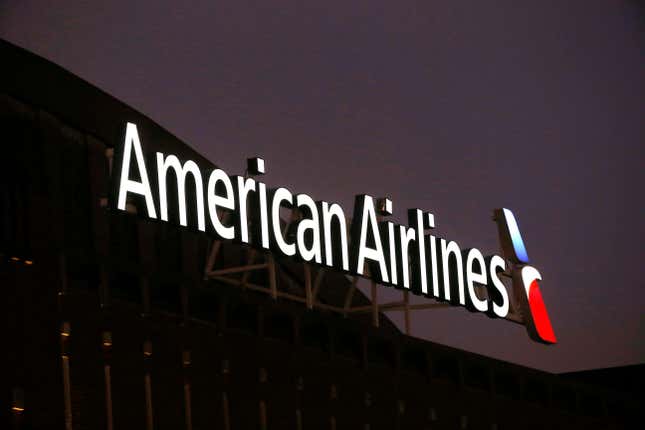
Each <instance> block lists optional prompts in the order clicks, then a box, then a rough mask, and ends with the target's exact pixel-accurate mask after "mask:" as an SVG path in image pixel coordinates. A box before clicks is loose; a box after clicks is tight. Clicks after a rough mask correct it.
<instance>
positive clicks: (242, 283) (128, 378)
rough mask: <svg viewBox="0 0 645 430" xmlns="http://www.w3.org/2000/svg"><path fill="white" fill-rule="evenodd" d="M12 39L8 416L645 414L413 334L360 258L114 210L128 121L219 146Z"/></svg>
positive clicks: (500, 420)
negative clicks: (318, 261) (334, 268)
mask: <svg viewBox="0 0 645 430" xmlns="http://www.w3.org/2000/svg"><path fill="white" fill-rule="evenodd" d="M0 52H1V54H0V58H2V59H3V64H4V66H3V67H2V68H0V76H1V79H0V121H1V125H2V131H3V134H2V136H3V145H2V150H3V156H2V160H3V166H2V169H0V285H2V290H3V296H4V299H3V300H2V301H1V302H0V306H1V307H2V309H1V312H2V314H3V315H5V318H6V322H5V327H6V331H5V351H6V352H5V354H3V361H5V362H4V363H3V366H2V370H1V372H2V378H1V380H2V392H1V393H2V404H3V407H2V408H1V412H0V413H1V415H0V420H2V421H1V422H0V428H10V429H59V428H60V429H65V430H76V429H78V430H81V429H88V430H89V429H107V430H114V429H146V430H152V429H168V430H177V429H186V430H192V429H224V430H231V429H271V430H273V429H280V430H282V429H294V430H295V429H297V430H302V429H307V430H308V429H321V430H322V429H325V430H330V429H331V430H334V429H360V430H368V429H369V430H376V429H383V430H386V429H387V430H390V429H490V430H494V429H497V430H501V429H577V428H580V429H596V428H598V429H605V428H606V429H613V428H627V427H626V426H627V425H628V423H629V422H630V420H631V419H632V418H633V417H634V416H635V411H636V407H637V406H638V405H637V403H638V402H637V401H636V400H635V399H634V398H633V396H631V395H627V394H623V393H620V392H619V391H616V390H611V389H605V388H598V387H595V386H593V385H590V384H585V383H582V382H578V381H575V380H572V379H570V378H562V377H559V376H558V375H554V374H549V373H545V372H541V371H537V370H534V369H529V368H525V367H522V366H517V365H513V364H510V363H506V362H503V361H499V360H494V359H491V358H487V357H483V356H479V355H476V354H472V353H469V352H465V351H460V350H457V349H453V348H449V347H446V346H442V345H438V344H434V343H431V342H427V341H423V340H420V339H416V338H412V337H410V336H407V335H405V334H404V333H402V332H401V331H400V330H399V329H398V328H397V327H396V326H394V325H393V324H392V323H391V322H390V321H389V320H388V319H387V318H386V317H384V316H383V315H382V313H380V312H378V311H379V309H378V308H377V309H376V313H373V312H371V311H373V310H374V307H373V301H371V300H369V299H368V298H367V297H366V296H364V295H363V294H362V293H361V292H360V291H359V290H357V289H356V288H355V285H354V284H353V283H352V282H351V281H350V280H348V278H347V277H346V276H345V275H342V274H339V273H334V272H324V270H323V269H322V268H320V267H308V266H307V265H304V264H301V263H297V262H293V261H289V260H287V259H280V258H274V257H273V256H272V255H271V254H269V253H263V252H260V251H257V250H254V249H250V248H248V247H245V246H242V245H240V244H235V243H224V242H222V243H217V242H216V241H214V240H213V239H212V238H209V237H208V236H206V235H203V234H199V233H197V232H194V231H190V230H188V229H184V228H180V227H177V226H174V225H170V224H166V223H157V222H154V221H150V220H144V219H142V218H140V217H137V216H136V214H135V213H126V212H120V211H115V210H113V208H111V207H110V199H109V190H110V175H111V169H112V163H113V154H114V151H113V148H112V145H113V144H114V142H117V141H118V140H120V139H122V133H123V125H124V124H125V123H126V122H127V121H130V122H136V123H137V124H139V125H140V129H141V130H145V140H146V142H147V144H148V145H149V146H151V147H152V148H153V149H154V150H159V151H166V152H172V153H175V154H181V155H182V156H184V157H185V158H190V159H193V160H198V161H199V162H200V163H201V164H203V165H209V166H212V163H211V162H209V161H208V160H206V159H204V158H203V157H202V156H200V155H199V154H197V153H196V152H195V151H194V150H192V149H191V148H190V147H189V146H187V145H185V144H184V143H182V142H181V141H179V139H177V138H176V137H174V136H173V135H171V134H170V133H168V132H167V131H165V130H163V129H162V128H161V127H160V126H158V125H157V124H155V123H154V122H152V121H151V120H150V119H148V118H147V117H145V116H144V115H142V114H140V113H138V112H136V111H134V110H133V109H131V108H129V107H128V106H126V105H124V104H123V103H121V102H119V101H117V100H115V99H114V98H112V97H111V96H109V95H107V94H105V93H103V92H102V91H100V90H98V89H97V88H95V87H93V86H92V85H90V84H88V83H87V82H84V81H82V80H81V79H79V78H77V77H75V76H73V75H71V74H70V73H68V72H66V71H65V70H63V69H61V68H60V67H58V66H56V65H54V64H51V63H49V62H47V61H46V60H44V59H42V58H39V57H37V56H35V55H33V54H30V53H28V52H26V51H24V50H22V49H20V48H17V47H15V46H13V45H10V44H8V43H6V42H0ZM129 212H136V209H135V208H130V210H129ZM205 267H208V268H209V271H210V272H209V276H205V275H206V273H205ZM314 302H315V303H314ZM339 308H343V309H347V310H349V309H351V310H352V311H351V312H350V311H348V312H344V313H343V312H334V311H333V310H334V309H339Z"/></svg>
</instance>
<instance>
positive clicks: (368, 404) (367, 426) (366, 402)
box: [363, 391, 372, 430]
mask: <svg viewBox="0 0 645 430" xmlns="http://www.w3.org/2000/svg"><path fill="white" fill-rule="evenodd" d="M363 400H364V402H363V403H364V405H365V425H364V427H363V428H364V429H365V430H370V429H371V428H372V426H371V425H370V408H371V406H372V395H371V394H370V393H369V392H368V391H366V392H365V397H364V399H363Z"/></svg>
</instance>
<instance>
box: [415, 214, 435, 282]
mask: <svg viewBox="0 0 645 430" xmlns="http://www.w3.org/2000/svg"><path fill="white" fill-rule="evenodd" d="M414 213H415V217H416V221H417V223H416V224H417V225H416V227H417V238H418V240H417V247H418V252H419V266H418V269H419V281H420V283H421V285H420V287H421V294H428V273H427V268H426V244H425V240H424V239H425V234H424V231H425V226H424V222H423V216H424V214H423V212H422V211H421V210H419V209H416V210H415V211H414ZM432 227H434V224H433V225H432Z"/></svg>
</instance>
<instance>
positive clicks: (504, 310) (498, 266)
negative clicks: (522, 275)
mask: <svg viewBox="0 0 645 430" xmlns="http://www.w3.org/2000/svg"><path fill="white" fill-rule="evenodd" d="M489 258H490V262H489V275H490V280H491V281H492V286H493V287H495V289H496V290H497V292H498V293H499V297H500V298H501V299H502V304H501V305H498V304H497V303H495V300H491V301H492V302H493V312H494V313H495V315H496V316H498V317H500V318H506V315H508V311H509V308H510V303H509V299H508V291H506V287H505V286H504V284H503V283H502V281H501V280H500V279H499V276H498V272H504V271H506V260H504V259H503V258H502V257H500V256H499V255H493V256H492V257H489ZM488 288H489V290H490V288H491V286H490V284H489V287H488ZM488 295H489V296H490V295H491V293H490V292H489V293H488Z"/></svg>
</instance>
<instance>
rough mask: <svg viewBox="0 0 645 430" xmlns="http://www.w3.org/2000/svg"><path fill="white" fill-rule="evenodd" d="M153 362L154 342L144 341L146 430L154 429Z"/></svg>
mask: <svg viewBox="0 0 645 430" xmlns="http://www.w3.org/2000/svg"><path fill="white" fill-rule="evenodd" d="M151 362H152V342H151V341H149V340H146V341H145V342H144V343H143V366H144V374H143V390H144V394H145V403H146V430H153V427H154V419H153V409H152V377H151V376H150V367H151Z"/></svg>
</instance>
